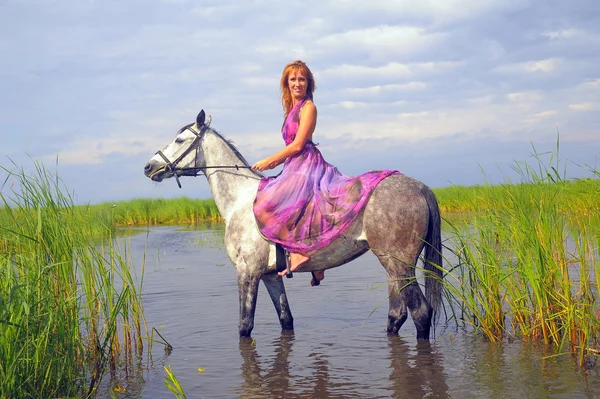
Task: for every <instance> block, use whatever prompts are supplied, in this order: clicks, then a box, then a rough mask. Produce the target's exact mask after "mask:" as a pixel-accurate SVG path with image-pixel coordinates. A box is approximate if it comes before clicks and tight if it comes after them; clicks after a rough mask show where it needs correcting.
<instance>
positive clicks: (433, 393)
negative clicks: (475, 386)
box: [389, 336, 450, 398]
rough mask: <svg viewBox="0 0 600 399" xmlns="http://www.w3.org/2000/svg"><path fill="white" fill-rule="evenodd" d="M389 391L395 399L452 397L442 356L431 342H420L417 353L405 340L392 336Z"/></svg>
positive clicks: (390, 338)
mask: <svg viewBox="0 0 600 399" xmlns="http://www.w3.org/2000/svg"><path fill="white" fill-rule="evenodd" d="M389 347H390V357H389V359H390V363H391V367H390V369H391V372H390V388H391V390H392V392H393V396H392V397H394V398H424V397H427V398H449V397H450V395H449V394H448V385H447V384H446V381H445V375H444V368H443V366H442V364H443V356H442V355H441V354H439V353H437V352H436V351H435V350H434V349H433V348H432V346H431V343H430V342H428V341H422V340H419V341H417V343H416V348H415V349H416V352H415V351H414V350H413V351H411V350H410V348H409V346H408V344H407V343H406V341H404V339H402V338H400V337H398V336H389Z"/></svg>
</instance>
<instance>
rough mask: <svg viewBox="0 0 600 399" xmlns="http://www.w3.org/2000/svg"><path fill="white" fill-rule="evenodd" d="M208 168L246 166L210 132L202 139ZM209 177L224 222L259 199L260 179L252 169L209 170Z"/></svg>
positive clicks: (223, 142) (220, 139)
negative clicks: (235, 212) (238, 210)
mask: <svg viewBox="0 0 600 399" xmlns="http://www.w3.org/2000/svg"><path fill="white" fill-rule="evenodd" d="M202 149H203V153H204V160H205V162H206V165H205V166H209V167H214V166H235V165H237V166H245V165H246V163H245V162H244V160H243V159H242V158H240V157H239V155H238V154H236V152H235V151H234V150H233V149H232V148H231V147H230V146H229V144H227V143H226V142H225V140H224V139H223V138H222V137H220V136H219V135H217V134H215V133H212V132H207V134H206V136H205V137H204V138H203V139H202ZM206 177H207V178H208V184H209V186H210V190H211V192H212V195H213V198H214V199H215V203H216V205H217V208H218V209H219V212H220V213H221V216H222V217H223V219H225V221H227V220H229V218H230V216H231V214H232V213H233V212H234V211H235V210H236V209H240V208H243V207H246V206H251V204H252V203H253V201H254V198H255V197H256V190H257V189H258V183H259V180H260V178H259V177H258V175H257V174H256V173H254V172H253V171H252V170H250V169H247V168H243V169H232V168H223V169H219V168H209V169H206Z"/></svg>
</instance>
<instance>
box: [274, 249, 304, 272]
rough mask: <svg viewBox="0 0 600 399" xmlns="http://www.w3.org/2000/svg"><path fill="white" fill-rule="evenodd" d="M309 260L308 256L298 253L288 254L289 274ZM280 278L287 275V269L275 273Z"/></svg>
mask: <svg viewBox="0 0 600 399" xmlns="http://www.w3.org/2000/svg"><path fill="white" fill-rule="evenodd" d="M309 260H310V256H308V255H306V254H303V253H300V252H290V272H295V271H296V269H298V268H299V267H300V266H301V265H303V264H305V263H306V262H308V261H309ZM277 274H278V275H280V276H285V275H286V274H287V269H286V270H282V271H280V272H279V273H277Z"/></svg>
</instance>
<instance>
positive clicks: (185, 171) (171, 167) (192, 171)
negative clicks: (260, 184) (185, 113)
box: [156, 125, 252, 188]
mask: <svg viewBox="0 0 600 399" xmlns="http://www.w3.org/2000/svg"><path fill="white" fill-rule="evenodd" d="M206 129H208V126H207V125H202V127H201V128H200V133H196V132H195V131H194V130H193V129H192V128H191V127H190V126H188V127H186V128H185V130H189V131H190V132H192V133H193V134H194V135H195V136H196V138H194V141H192V144H190V146H189V147H188V148H187V149H186V150H185V151H184V152H183V153H181V155H179V156H178V157H177V159H175V160H174V161H170V160H169V158H167V156H166V155H165V154H164V153H163V152H162V151H161V150H158V151H156V155H159V156H160V157H161V158H162V159H163V160H164V161H165V163H166V165H165V172H167V173H172V174H173V176H175V181H176V182H177V185H178V186H179V188H181V182H180V181H179V176H194V177H196V176H198V172H204V171H205V170H206V169H235V170H240V169H251V168H252V167H251V166H246V165H242V166H240V165H221V166H197V162H198V148H199V147H200V146H199V144H200V140H201V139H202V135H203V134H204V132H205V131H206ZM185 130H184V131H185ZM194 150H195V151H196V157H194V167H191V168H178V167H177V165H178V164H179V162H181V161H182V160H183V158H185V157H186V156H187V155H188V154H189V153H190V152H192V151H194Z"/></svg>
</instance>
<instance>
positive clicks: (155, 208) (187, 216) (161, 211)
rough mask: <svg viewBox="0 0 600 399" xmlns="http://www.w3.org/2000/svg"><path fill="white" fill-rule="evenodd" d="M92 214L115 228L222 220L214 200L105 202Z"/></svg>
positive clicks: (181, 199) (182, 199) (92, 211)
mask: <svg viewBox="0 0 600 399" xmlns="http://www.w3.org/2000/svg"><path fill="white" fill-rule="evenodd" d="M89 211H90V214H91V215H93V217H94V218H96V219H97V220H98V222H99V223H106V224H112V225H115V226H154V225H185V224H187V225H193V224H198V223H200V222H205V221H220V220H221V215H220V214H219V210H218V209H217V206H216V205H215V201H214V200H213V199H190V198H187V197H182V198H176V199H170V200H169V199H133V200H129V201H117V202H103V203H100V204H97V205H91V206H90V207H89ZM101 221H102V222H101Z"/></svg>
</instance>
